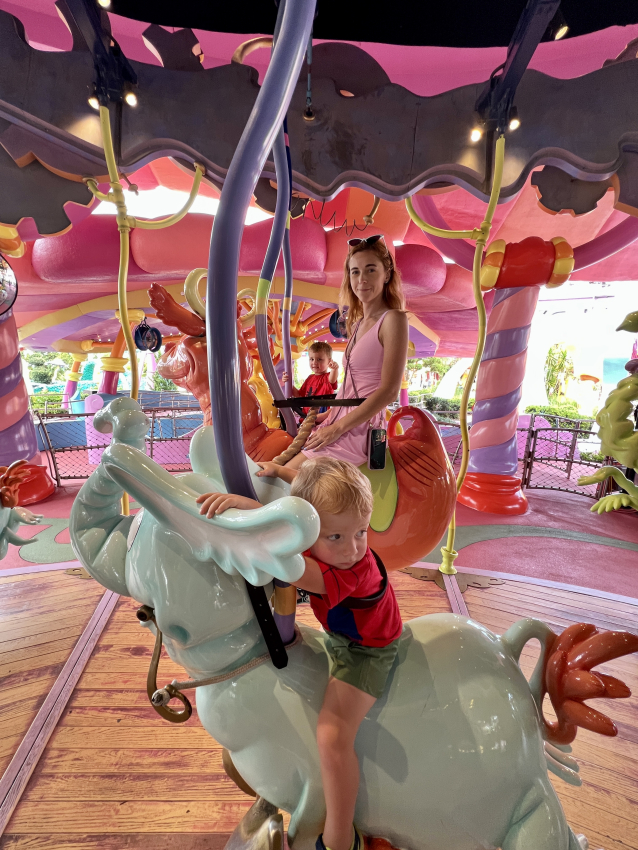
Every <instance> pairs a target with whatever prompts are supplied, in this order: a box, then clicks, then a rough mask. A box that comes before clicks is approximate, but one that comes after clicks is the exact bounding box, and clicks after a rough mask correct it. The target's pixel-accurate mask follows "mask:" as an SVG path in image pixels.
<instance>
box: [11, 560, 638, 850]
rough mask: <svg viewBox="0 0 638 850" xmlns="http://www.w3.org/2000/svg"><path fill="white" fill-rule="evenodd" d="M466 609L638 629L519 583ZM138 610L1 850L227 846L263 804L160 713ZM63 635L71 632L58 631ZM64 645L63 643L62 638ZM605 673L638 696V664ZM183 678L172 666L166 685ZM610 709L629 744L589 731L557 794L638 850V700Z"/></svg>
mask: <svg viewBox="0 0 638 850" xmlns="http://www.w3.org/2000/svg"><path fill="white" fill-rule="evenodd" d="M37 578H40V576H38V577H37ZM75 581H76V582H77V581H78V580H77V579H76V580H75ZM392 583H393V585H394V587H395V591H396V593H397V598H398V599H399V604H400V606H401V611H402V615H403V618H404V619H406V620H407V619H410V618H412V617H416V616H420V615H422V614H427V613H435V612H438V611H449V610H450V609H449V605H448V602H447V598H446V596H445V595H444V593H443V592H442V591H441V590H439V589H438V588H437V587H436V586H435V585H434V584H433V583H431V582H419V581H416V580H414V579H412V578H410V577H409V576H407V575H403V574H395V575H393V576H392ZM87 584H89V583H88V582H82V585H83V586H85V585H87ZM2 588H3V585H2V583H1V580H0V591H1V590H2ZM35 596H36V597H37V594H36V595H35ZM465 600H466V603H467V605H468V608H469V610H470V615H471V616H473V617H474V618H475V619H477V620H479V621H480V622H483V623H484V624H485V625H486V626H488V627H489V628H491V629H493V630H494V631H495V632H498V633H502V632H503V631H505V629H507V628H508V626H509V625H511V624H512V623H513V622H515V621H516V620H517V619H520V618H521V617H526V616H537V617H539V618H540V619H543V620H545V621H546V622H547V623H549V624H550V625H551V626H552V627H553V628H554V629H555V630H557V631H559V630H561V629H562V628H564V627H566V626H567V625H569V624H570V623H573V622H578V621H582V620H586V621H588V622H593V623H595V624H596V625H598V626H600V627H601V628H609V629H626V630H630V631H632V630H636V628H637V627H638V616H637V615H638V609H637V608H635V607H634V606H632V605H629V604H625V603H617V602H613V601H609V600H602V599H596V598H594V597H588V596H585V595H582V594H574V593H571V592H569V591H561V590H555V589H551V590H550V589H547V588H542V587H538V586H534V585H528V584H523V583H518V582H510V581H508V582H507V583H506V584H505V585H499V586H497V587H493V588H489V589H485V590H475V589H472V588H470V589H469V590H468V591H467V593H466V594H465ZM33 601H34V603H35V604H37V602H36V601H35V599H34V600H33ZM136 607H137V606H136V604H135V603H134V602H132V601H131V600H121V602H120V603H119V605H118V608H117V609H116V611H115V612H114V614H113V616H112V618H111V620H110V622H109V624H108V626H107V628H106V629H105V631H104V633H103V635H102V637H101V639H100V641H99V643H98V645H97V647H96V649H95V651H94V653H93V655H92V658H91V660H90V661H89V664H88V665H87V667H86V669H85V671H84V674H83V675H82V677H81V679H80V681H79V683H78V686H77V688H76V690H75V692H74V694H73V696H72V698H71V700H70V702H69V704H68V706H67V709H66V711H65V713H64V715H63V717H62V719H61V721H60V723H59V725H58V727H57V729H56V731H55V732H54V734H53V735H52V737H51V739H50V741H49V744H48V745H47V748H46V750H45V752H44V755H43V757H42V759H41V761H40V763H39V765H38V767H37V768H36V770H35V772H34V774H33V776H32V777H31V780H30V782H29V784H28V786H27V789H26V791H25V794H24V795H23V797H22V800H21V801H20V803H19V804H18V806H17V808H16V810H15V812H14V815H13V817H12V819H11V821H10V823H9V825H8V827H7V830H6V832H5V835H4V836H3V837H2V839H0V850H9V848H11V850H97V848H100V850H142V847H144V848H145V849H146V848H147V847H148V845H149V841H150V842H151V843H152V846H153V850H175V848H179V850H222V848H223V846H224V844H225V842H226V840H227V838H228V835H229V833H230V831H231V830H232V829H233V828H234V827H235V825H236V824H237V822H238V821H239V820H240V818H241V816H242V815H243V813H244V812H245V811H246V809H247V808H248V806H249V805H250V801H249V800H248V799H247V798H246V797H245V795H243V794H242V793H241V792H240V791H239V790H238V789H237V788H236V787H235V786H234V785H233V783H231V782H230V780H228V779H227V777H226V776H225V774H224V773H223V770H222V766H221V750H220V748H219V746H218V745H217V743H216V742H215V741H214V740H213V739H212V738H210V737H209V736H208V735H207V733H206V732H205V731H204V730H203V729H202V728H201V725H200V724H199V721H198V718H197V713H196V711H195V712H194V714H193V718H192V719H191V720H190V721H189V722H188V723H186V724H184V725H180V726H173V725H171V724H168V723H165V722H163V721H161V720H160V719H159V718H158V717H157V715H156V714H155V713H154V712H153V711H152V709H151V708H150V706H149V705H148V701H147V697H146V692H145V681H146V672H147V665H148V662H149V658H150V651H151V647H152V639H151V637H150V635H149V634H148V633H147V632H146V631H145V630H143V629H141V628H140V627H139V625H138V624H137V621H136V619H135V610H136ZM43 616H45V615H43ZM298 619H299V621H300V622H307V623H308V624H313V623H314V618H313V616H312V613H311V612H310V610H309V608H308V607H307V606H301V607H300V609H299V617H298ZM64 628H65V626H61V625H60V624H58V628H57V631H58V632H60V631H63V630H64ZM1 629H2V621H1V620H0V630H1ZM51 633H52V632H51ZM64 637H65V636H64V635H63V634H57V635H55V637H54V640H55V641H64ZM0 638H1V631H0ZM34 645H37V644H34ZM62 646H63V644H61V645H60V647H59V651H63V650H62ZM17 648H19V646H18V645H16V646H14V647H13V648H10V649H9V650H8V651H9V652H11V651H13V649H17ZM56 651H58V648H56V647H54V648H53V649H52V650H51V653H52V654H55V652H56ZM536 655H537V650H535V648H534V645H533V644H530V646H529V647H527V648H526V649H525V651H524V653H523V658H522V666H523V669H524V671H525V672H526V674H529V672H531V669H532V667H533V664H534V662H535V658H536ZM30 657H33V655H31V656H30ZM27 661H28V659H27V658H25V663H27ZM0 663H2V661H1V658H0ZM602 669H603V670H604V671H605V672H609V673H611V674H612V675H616V676H618V677H619V678H621V679H623V680H624V681H626V682H627V684H628V685H629V686H630V687H631V688H632V689H633V690H634V692H635V693H636V692H638V658H636V657H635V656H634V657H631V658H626V659H621V660H619V661H616V662H613V663H610V664H607V665H605V666H604V667H603V668H602ZM182 675H183V670H182V669H181V668H180V667H178V666H177V665H173V664H172V662H171V661H170V659H168V658H166V657H164V658H163V660H162V662H161V667H160V675H159V680H160V681H161V682H164V681H170V679H172V678H173V677H175V676H178V677H179V678H181V677H182ZM34 684H37V680H36V681H35V683H34V682H33V681H30V680H29V681H27V682H26V684H24V685H23V686H22V687H21V688H20V697H21V699H22V700H23V702H22V706H23V708H24V712H23V713H24V714H28V713H29V711H30V710H32V708H31V706H32V705H35V704H36V702H35V701H36V700H37V698H38V693H37V689H36V690H33V688H34ZM2 698H3V693H0V715H1V713H2V711H3V710H5V709H7V710H9V708H10V701H8V702H6V703H4V704H3V703H2ZM600 707H601V710H603V711H605V712H608V713H609V714H610V715H611V716H612V718H613V719H614V720H615V721H616V723H617V725H618V727H619V737H618V738H614V739H610V738H602V737H601V736H595V735H592V734H591V733H587V732H582V731H581V732H579V736H578V739H577V741H576V743H575V746H574V754H575V756H576V757H577V758H578V760H579V762H580V763H581V773H582V776H583V779H584V785H583V787H582V788H580V789H578V788H571V787H569V786H567V785H565V784H564V783H562V782H560V781H557V782H556V788H557V791H558V793H559V795H560V797H561V800H562V802H563V805H564V807H565V810H566V813H567V816H568V819H569V821H570V824H571V825H572V827H573V828H574V829H575V830H576V831H577V832H584V833H585V834H586V835H587V836H588V838H589V839H590V847H591V848H592V850H597V848H599V847H602V848H604V850H630V849H631V850H636V848H638V701H637V699H636V697H632V698H631V699H630V700H622V701H616V702H615V703H614V702H613V701H608V704H607V705H605V704H604V703H603V702H602V701H601V702H600ZM539 850H540V848H539Z"/></svg>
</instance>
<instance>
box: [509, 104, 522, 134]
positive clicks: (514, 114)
mask: <svg viewBox="0 0 638 850" xmlns="http://www.w3.org/2000/svg"><path fill="white" fill-rule="evenodd" d="M520 126H521V119H520V118H519V117H518V110H517V109H516V107H515V106H513V107H512V108H511V109H510V121H509V128H510V130H518V128H519V127H520Z"/></svg>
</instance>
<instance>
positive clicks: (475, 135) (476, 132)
mask: <svg viewBox="0 0 638 850" xmlns="http://www.w3.org/2000/svg"><path fill="white" fill-rule="evenodd" d="M482 135H483V132H482V131H481V130H480V129H479V128H478V127H475V128H474V129H473V130H472V132H471V133H470V141H471V142H479V141H480V140H481V136H482Z"/></svg>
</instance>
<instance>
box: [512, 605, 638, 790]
mask: <svg viewBox="0 0 638 850" xmlns="http://www.w3.org/2000/svg"><path fill="white" fill-rule="evenodd" d="M532 638H536V639H537V640H539V641H540V644H541V655H540V658H539V660H538V663H537V665H536V668H535V670H534V673H533V674H532V677H531V679H530V682H529V685H530V690H531V691H532V696H533V697H534V701H535V702H536V705H537V707H538V710H539V713H540V715H541V718H542V723H543V737H544V738H545V759H546V761H547V767H548V770H550V771H551V772H552V773H554V774H556V776H560V778H561V779H563V780H564V781H565V782H568V783H569V784H571V785H580V784H581V780H580V777H579V776H578V765H577V763H576V762H575V761H574V759H572V758H570V756H569V753H570V752H571V747H570V746H569V745H570V744H571V742H572V741H573V740H574V738H575V737H576V733H577V731H578V727H579V726H580V727H581V728H583V729H589V730H590V731H591V732H598V733H599V734H600V735H608V736H612V737H613V736H614V735H617V734H618V729H617V728H616V724H615V723H614V722H613V721H612V720H611V719H610V718H609V717H607V716H606V715H605V714H603V713H602V712H600V711H597V710H596V709H594V708H591V706H589V705H587V704H586V703H585V700H590V699H597V698H605V699H625V698H627V697H629V696H631V691H630V690H629V688H628V687H627V685H625V683H624V682H621V681H620V679H616V678H615V677H614V676H609V675H607V674H605V673H598V672H595V673H594V672H592V668H593V667H597V666H598V665H599V664H604V663H605V662H607V661H613V659H615V658H621V657H622V656H623V655H630V654H631V653H633V652H638V636H637V635H633V634H631V633H629V632H605V631H599V630H598V629H597V628H596V626H592V625H590V624H588V623H575V624H574V625H573V626H569V627H568V628H567V629H565V630H564V631H563V632H561V634H560V635H557V634H555V632H553V631H552V630H551V629H550V628H549V626H548V625H546V624H545V623H543V622H541V621H540V620H533V619H526V620H519V621H518V622H516V623H514V625H513V626H511V627H510V628H509V629H508V630H507V632H506V633H505V634H504V635H503V636H502V638H501V640H502V641H503V643H504V644H505V645H506V646H507V647H508V648H509V649H510V651H511V652H512V654H513V655H514V658H515V659H516V661H517V662H518V661H519V659H520V655H521V652H522V650H523V647H524V646H525V644H526V643H527V642H528V641H529V640H531V639H532ZM545 694H548V695H549V698H550V701H551V703H552V707H553V709H554V711H555V713H556V718H557V719H556V720H555V721H553V720H547V718H546V717H545V716H544V714H543V698H544V697H545Z"/></svg>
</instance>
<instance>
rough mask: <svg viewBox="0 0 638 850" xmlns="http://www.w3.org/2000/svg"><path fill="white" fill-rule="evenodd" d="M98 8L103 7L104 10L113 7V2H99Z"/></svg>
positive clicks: (107, 0) (104, 0)
mask: <svg viewBox="0 0 638 850" xmlns="http://www.w3.org/2000/svg"><path fill="white" fill-rule="evenodd" d="M97 4H98V6H101V7H102V8H103V9H108V8H109V6H110V5H111V0H97Z"/></svg>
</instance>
